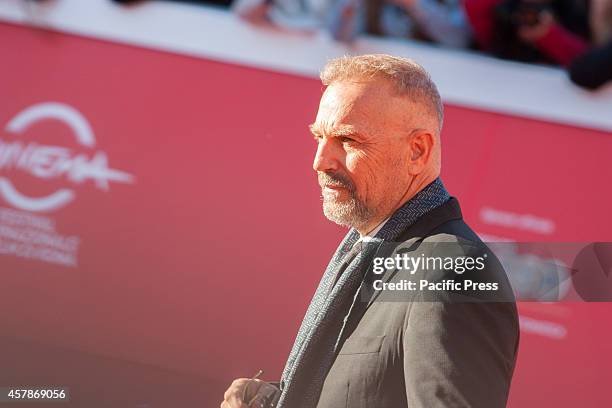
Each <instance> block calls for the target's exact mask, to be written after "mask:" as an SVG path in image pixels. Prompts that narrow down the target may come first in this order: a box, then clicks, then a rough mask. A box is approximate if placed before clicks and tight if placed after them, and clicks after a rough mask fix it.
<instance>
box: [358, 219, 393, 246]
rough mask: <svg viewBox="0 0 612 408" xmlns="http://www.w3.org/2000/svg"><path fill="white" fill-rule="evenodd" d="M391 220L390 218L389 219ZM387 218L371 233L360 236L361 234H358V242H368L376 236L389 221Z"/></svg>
mask: <svg viewBox="0 0 612 408" xmlns="http://www.w3.org/2000/svg"><path fill="white" fill-rule="evenodd" d="M389 218H391V217H389ZM389 218H386V219H385V220H383V221H382V222H381V223H380V224H378V225H377V226H376V228H374V229H373V230H372V231H370V232H368V233H367V234H365V235H361V233H359V241H365V242H367V241H369V240H370V239H372V238H373V237H374V236H375V235H376V234H378V231H380V230H381V229H382V227H384V226H385V224H386V223H387V221H389Z"/></svg>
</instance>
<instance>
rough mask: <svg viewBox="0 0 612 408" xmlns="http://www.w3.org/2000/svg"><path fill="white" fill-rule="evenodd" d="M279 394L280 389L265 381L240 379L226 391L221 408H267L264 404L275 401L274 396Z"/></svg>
mask: <svg viewBox="0 0 612 408" xmlns="http://www.w3.org/2000/svg"><path fill="white" fill-rule="evenodd" d="M247 387H248V388H247ZM245 390H246V394H245ZM279 392H280V390H279V389H278V388H276V387H275V386H274V385H272V384H269V383H267V382H265V381H262V380H253V379H249V378H238V379H236V380H234V381H233V382H232V384H231V385H230V386H229V388H228V389H227V391H225V394H224V395H223V398H224V399H223V402H221V408H260V407H261V408H267V406H266V405H265V404H264V403H265V402H266V401H272V400H274V398H273V396H274V395H275V394H276V393H279ZM243 397H244V399H243Z"/></svg>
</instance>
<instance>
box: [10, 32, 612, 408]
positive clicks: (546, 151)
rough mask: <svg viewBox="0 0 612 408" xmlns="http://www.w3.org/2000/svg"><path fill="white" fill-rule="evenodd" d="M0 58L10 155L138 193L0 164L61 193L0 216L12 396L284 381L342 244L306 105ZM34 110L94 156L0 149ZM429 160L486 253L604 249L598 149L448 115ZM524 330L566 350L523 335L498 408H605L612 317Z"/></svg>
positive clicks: (266, 86) (125, 52) (150, 74)
mask: <svg viewBox="0 0 612 408" xmlns="http://www.w3.org/2000/svg"><path fill="white" fill-rule="evenodd" d="M0 45H1V49H2V53H3V55H4V58H3V59H2V68H1V72H2V75H1V76H0V90H1V91H2V92H1V94H2V97H1V98H0V140H1V141H2V142H3V143H4V146H5V154H7V153H6V151H7V150H6V147H7V146H9V145H10V144H11V143H12V146H15V143H16V142H17V141H20V142H21V143H23V144H24V146H25V145H27V144H28V143H29V144H32V143H36V144H37V145H39V146H40V145H45V146H55V147H62V148H66V149H69V150H70V153H69V155H71V156H70V157H74V156H75V155H78V154H81V155H84V157H87V158H91V157H93V156H94V155H95V154H96V152H103V153H104V154H105V155H106V157H107V158H108V166H107V167H109V168H112V169H117V170H121V171H122V172H125V173H128V174H129V175H131V176H132V177H133V179H132V181H131V182H113V181H111V182H109V185H108V190H105V189H104V188H102V187H100V186H99V185H97V184H96V183H95V179H93V178H89V179H88V178H85V179H84V180H81V181H78V180H77V181H75V180H74V179H71V178H70V177H69V176H68V174H66V173H63V174H60V175H58V176H54V177H43V176H40V175H36V174H32V172H28V171H27V166H22V167H20V166H18V165H16V164H15V163H16V162H15V163H13V164H14V165H12V166H11V165H9V164H7V163H8V162H5V165H4V167H2V165H1V163H2V162H1V161H0V175H1V176H2V177H3V178H4V179H7V180H10V182H11V183H12V185H13V186H14V187H15V188H16V189H18V190H19V192H20V193H21V194H23V195H24V196H27V197H32V198H40V197H43V196H46V195H49V194H51V193H53V192H54V191H57V190H58V189H62V188H63V189H69V190H71V191H72V192H73V193H74V199H73V200H72V201H70V202H69V203H67V204H65V205H63V206H60V207H59V208H54V209H51V210H47V211H42V212H36V211H34V212H32V211H26V210H24V209H23V208H22V209H20V208H16V206H15V205H14V203H13V202H11V201H10V200H6V199H5V198H3V196H1V195H0V207H2V208H3V209H4V211H5V214H9V215H12V216H13V218H12V219H13V221H10V220H11V218H10V217H9V218H6V219H5V221H4V223H5V225H8V226H9V227H11V228H12V229H11V228H9V227H7V228H8V229H7V228H5V229H2V230H0V243H3V244H4V245H5V246H4V248H5V252H7V253H4V254H0V273H1V275H0V276H1V278H2V285H0V327H1V328H2V329H0V330H1V331H0V334H1V335H2V339H3V340H2V341H3V347H2V350H4V352H0V355H3V356H2V358H3V360H4V363H5V364H4V365H3V366H2V370H3V371H4V372H3V373H2V377H1V379H2V381H3V382H4V383H6V384H5V385H10V381H20V382H28V381H29V382H34V381H43V382H50V381H55V382H62V381H63V382H64V383H66V384H71V386H72V388H73V390H74V391H75V392H78V391H79V389H82V390H87V392H88V393H89V394H90V396H91V395H94V394H95V393H96V392H102V391H101V389H102V388H103V387H102V386H101V385H99V383H100V382H103V381H114V382H113V384H114V387H116V388H114V391H113V392H112V393H114V395H115V394H116V395H115V396H113V397H112V398H115V399H117V400H121V398H123V397H121V395H120V394H121V393H122V392H123V393H124V394H125V400H128V399H130V398H133V399H140V400H145V399H147V398H149V397H150V395H153V394H155V395H158V394H159V395H158V400H159V401H162V400H163V398H164V396H160V395H161V394H163V392H161V391H160V390H159V389H156V390H153V389H152V388H151V385H150V384H158V383H159V384H165V385H164V386H165V387H166V389H167V390H169V391H168V392H170V390H171V388H172V386H171V385H168V384H170V382H171V381H170V380H168V379H170V378H172V381H173V384H187V383H189V384H190V385H189V392H191V393H192V395H191V396H190V398H192V400H190V401H202V406H216V405H207V404H213V403H218V401H220V399H221V396H222V394H223V390H224V387H225V385H227V384H228V383H229V382H230V381H231V379H232V378H234V377H237V376H250V375H252V374H253V373H254V372H255V371H257V369H259V368H264V369H265V370H266V377H268V378H269V379H272V378H276V377H278V376H279V374H280V371H281V369H282V366H283V364H284V361H285V358H286V356H287V354H288V352H289V349H290V346H291V344H292V341H293V338H294V336H295V333H296V330H297V328H298V325H299V323H300V321H301V317H302V315H303V313H304V311H305V308H306V306H307V304H308V302H309V300H310V296H311V294H312V292H313V291H314V288H315V286H316V284H317V282H318V279H319V277H320V275H321V273H322V271H323V269H324V267H325V265H326V263H327V261H328V259H329V257H330V256H331V254H332V252H333V250H334V249H335V246H336V245H337V243H338V241H339V240H340V238H341V237H342V235H343V234H344V231H343V230H342V229H340V228H338V227H337V226H334V225H332V224H331V223H329V222H328V221H326V220H325V219H324V217H323V215H322V212H321V208H320V207H321V202H320V198H319V189H318V186H317V183H316V178H315V175H314V172H313V171H312V169H311V162H312V158H313V155H314V149H315V146H314V142H313V141H312V139H311V137H310V136H309V134H308V131H307V128H306V125H307V124H308V123H311V122H312V120H313V119H314V116H315V113H316V109H317V104H318V98H319V97H320V94H321V90H322V86H321V85H320V83H319V82H318V81H317V80H315V79H312V78H303V77H298V76H293V75H286V74H281V73H276V72H269V71H264V70H258V69H253V68H248V67H243V66H235V65H230V64H226V63H220V62H215V61H211V60H205V59H198V58H191V57H186V56H179V55H174V54H169V53H163V52H158V51H151V50H146V49H141V48H135V47H131V46H125V45H119V44H114V43H108V42H102V41H97V40H91V39H85V38H81V37H76V36H70V35H65V34H58V33H52V32H47V31H39V30H32V29H29V28H23V27H17V26H12V25H6V24H0ZM44 102H56V103H61V104H63V105H62V106H69V107H70V108H72V109H74V110H76V111H78V112H79V113H80V115H82V117H83V118H85V119H86V120H87V121H88V122H89V125H90V126H91V129H92V131H93V134H94V135H95V143H94V144H93V145H89V146H84V145H82V144H80V143H78V142H77V140H76V139H75V134H74V131H72V130H71V129H70V128H69V126H67V125H66V124H65V123H62V122H61V121H58V120H52V119H47V120H39V121H36V122H35V123H33V124H32V125H31V126H29V127H27V129H25V130H24V131H23V132H22V133H20V134H16V133H15V132H11V131H10V130H9V129H7V124H8V123H9V122H10V121H11V119H13V118H15V117H16V116H17V115H18V114H19V112H22V111H23V110H24V109H26V108H28V107H32V106H35V105H36V104H40V103H44ZM443 149H444V153H443V154H444V162H443V179H444V181H445V183H446V185H447V188H448V189H449V190H450V191H451V193H452V194H453V195H455V196H457V197H458V198H459V199H460V202H461V204H462V207H463V210H464V215H465V217H466V219H467V221H468V222H469V223H470V224H471V225H472V226H473V227H475V229H476V230H478V231H479V232H482V233H485V234H491V235H494V236H498V237H506V238H512V239H517V240H537V241H555V240H556V241H581V240H584V241H588V240H601V241H610V240H612V237H611V236H612V233H611V232H610V231H612V219H611V218H610V217H609V215H608V213H607V210H609V202H610V198H611V193H610V191H609V189H607V188H606V186H609V180H610V178H611V177H612V170H610V167H609V166H608V164H609V163H608V160H609V158H610V157H611V153H612V135H611V134H609V133H604V132H598V131H593V130H586V129H581V128H576V127H570V126H562V125H558V124H553V123H546V122H541V121H535V120H529V119H524V118H519V117H512V116H508V115H501V114H494V113H489V112H484V111H479V110H474V109H466V108H462V107H458V106H449V105H447V106H446V119H445V129H444V131H443ZM64 153H65V152H64ZM58 154H59V153H58ZM66 154H68V153H66ZM1 157H2V156H1V155H0V158H1ZM6 157H8V156H5V160H8V159H7V158H6ZM483 208H493V209H495V210H497V211H502V212H507V213H513V214H523V215H525V214H530V215H533V216H535V217H537V218H538V219H541V220H545V223H546V225H548V226H549V228H548V229H547V230H546V231H539V232H538V231H537V229H533V228H532V229H529V228H527V229H525V228H519V227H516V226H512V225H509V224H506V225H501V224H499V223H497V224H496V223H494V222H493V223H491V222H489V221H487V220H486V219H484V218H483V217H482V210H483ZM7 209H10V210H15V211H13V212H11V211H9V210H7ZM27 214H34V215H36V216H37V217H39V218H37V220H39V221H40V222H47V223H50V224H51V227H50V228H51V229H52V230H53V232H54V233H55V234H56V235H58V236H62V237H66V236H70V237H73V239H74V237H76V238H77V239H78V248H76V250H74V251H73V252H72V256H73V257H74V260H75V261H76V265H75V266H67V265H64V264H59V263H57V262H49V261H48V260H46V261H45V260H41V259H30V258H25V257H24V256H23V254H22V255H19V254H15V253H10V251H9V250H8V249H6V248H14V247H11V246H10V245H8V244H9V243H10V242H15V241H19V239H21V240H22V241H21V242H22V243H23V240H27V239H26V238H19V237H15V236H13V235H11V232H14V231H15V230H18V231H22V232H23V231H25V230H26V229H27V228H26V227H24V226H23V225H22V224H19V221H14V219H16V218H18V217H19V216H21V217H25V216H27ZM1 219H2V218H1V217H0V220H1ZM7 219H8V221H7ZM11 222H12V224H11ZM15 223H17V224H18V225H17V226H15ZM9 224H10V225H9ZM0 225H2V222H0ZM28 228H33V227H28ZM39 229H40V228H39ZM2 231H4V232H2ZM7 231H8V232H7ZM28 242H30V244H28V245H34V246H36V245H37V248H42V247H45V245H43V244H42V243H40V242H37V243H32V242H31V240H30V241H28ZM48 247H50V244H47V246H46V248H48ZM520 309H521V314H522V316H524V317H528V318H530V319H531V320H530V321H531V322H534V321H536V322H540V323H541V324H544V325H545V326H546V324H552V325H553V326H554V327H557V328H559V327H561V328H562V332H563V333H564V334H563V335H559V336H556V337H555V336H546V335H542V334H541V333H540V334H538V332H537V330H536V331H533V330H526V331H523V333H522V343H521V349H520V356H519V362H518V366H517V369H516V370H517V371H516V376H515V379H514V383H513V387H512V392H511V398H510V406H515V407H526V406H534V407H535V406H538V407H539V406H558V407H570V406H576V405H579V406H589V407H595V406H609V405H610V402H611V401H612V398H611V397H610V395H609V391H608V390H607V382H608V381H607V379H608V376H607V373H608V370H609V367H610V363H612V357H611V353H610V352H611V346H610V345H611V344H612V331H611V329H610V327H609V321H610V319H609V314H610V312H611V311H612V307H610V304H608V303H600V304H596V303H588V304H586V303H556V304H540V303H525V304H522V305H521V306H520ZM83 370H85V371H86V372H85V373H83ZM130 370H132V371H130ZM139 370H140V371H139ZM126 372H130V373H134V374H133V375H127V374H124V373H126ZM153 372H155V373H156V374H152V373H153ZM78 373H80V374H78ZM143 373H146V374H143ZM156 381H157V382H156ZM96 384H98V385H96ZM122 384H131V385H130V386H129V387H127V386H126V387H124V389H122V388H121V387H122ZM0 385H2V384H0ZM79 387H80V388H79ZM138 387H141V388H138ZM147 387H149V388H147ZM179 388H180V385H176V386H175V389H176V390H178V389H179ZM134 390H137V391H134ZM107 391H108V390H107ZM105 393H107V392H106V391H105ZM134 393H136V394H138V395H135V396H134V395H133V394H134ZM92 398H93V397H92ZM106 398H111V397H109V396H108V395H107V396H106ZM150 400H151V401H153V400H154V398H153V397H151V398H150ZM122 401H123V400H122ZM130 401H131V400H130ZM151 404H153V405H151V406H159V405H155V404H154V403H153V402H151Z"/></svg>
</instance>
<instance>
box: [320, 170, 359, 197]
mask: <svg viewBox="0 0 612 408" xmlns="http://www.w3.org/2000/svg"><path fill="white" fill-rule="evenodd" d="M318 179H319V186H321V188H323V187H325V186H327V185H333V186H340V187H343V188H346V189H347V190H349V191H350V192H354V191H355V184H354V183H353V180H351V179H350V177H349V176H347V175H346V174H342V173H340V172H320V173H318Z"/></svg>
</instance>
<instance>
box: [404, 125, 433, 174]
mask: <svg viewBox="0 0 612 408" xmlns="http://www.w3.org/2000/svg"><path fill="white" fill-rule="evenodd" d="M435 143H436V139H435V137H434V135H433V134H432V133H431V132H430V131H429V130H426V129H416V130H415V131H413V132H412V134H411V136H410V137H409V138H408V144H409V149H410V154H409V158H408V172H409V173H410V174H413V175H416V174H420V173H421V172H423V170H424V169H426V168H427V167H429V166H431V165H432V163H431V162H432V159H433V150H434V148H435Z"/></svg>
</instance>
